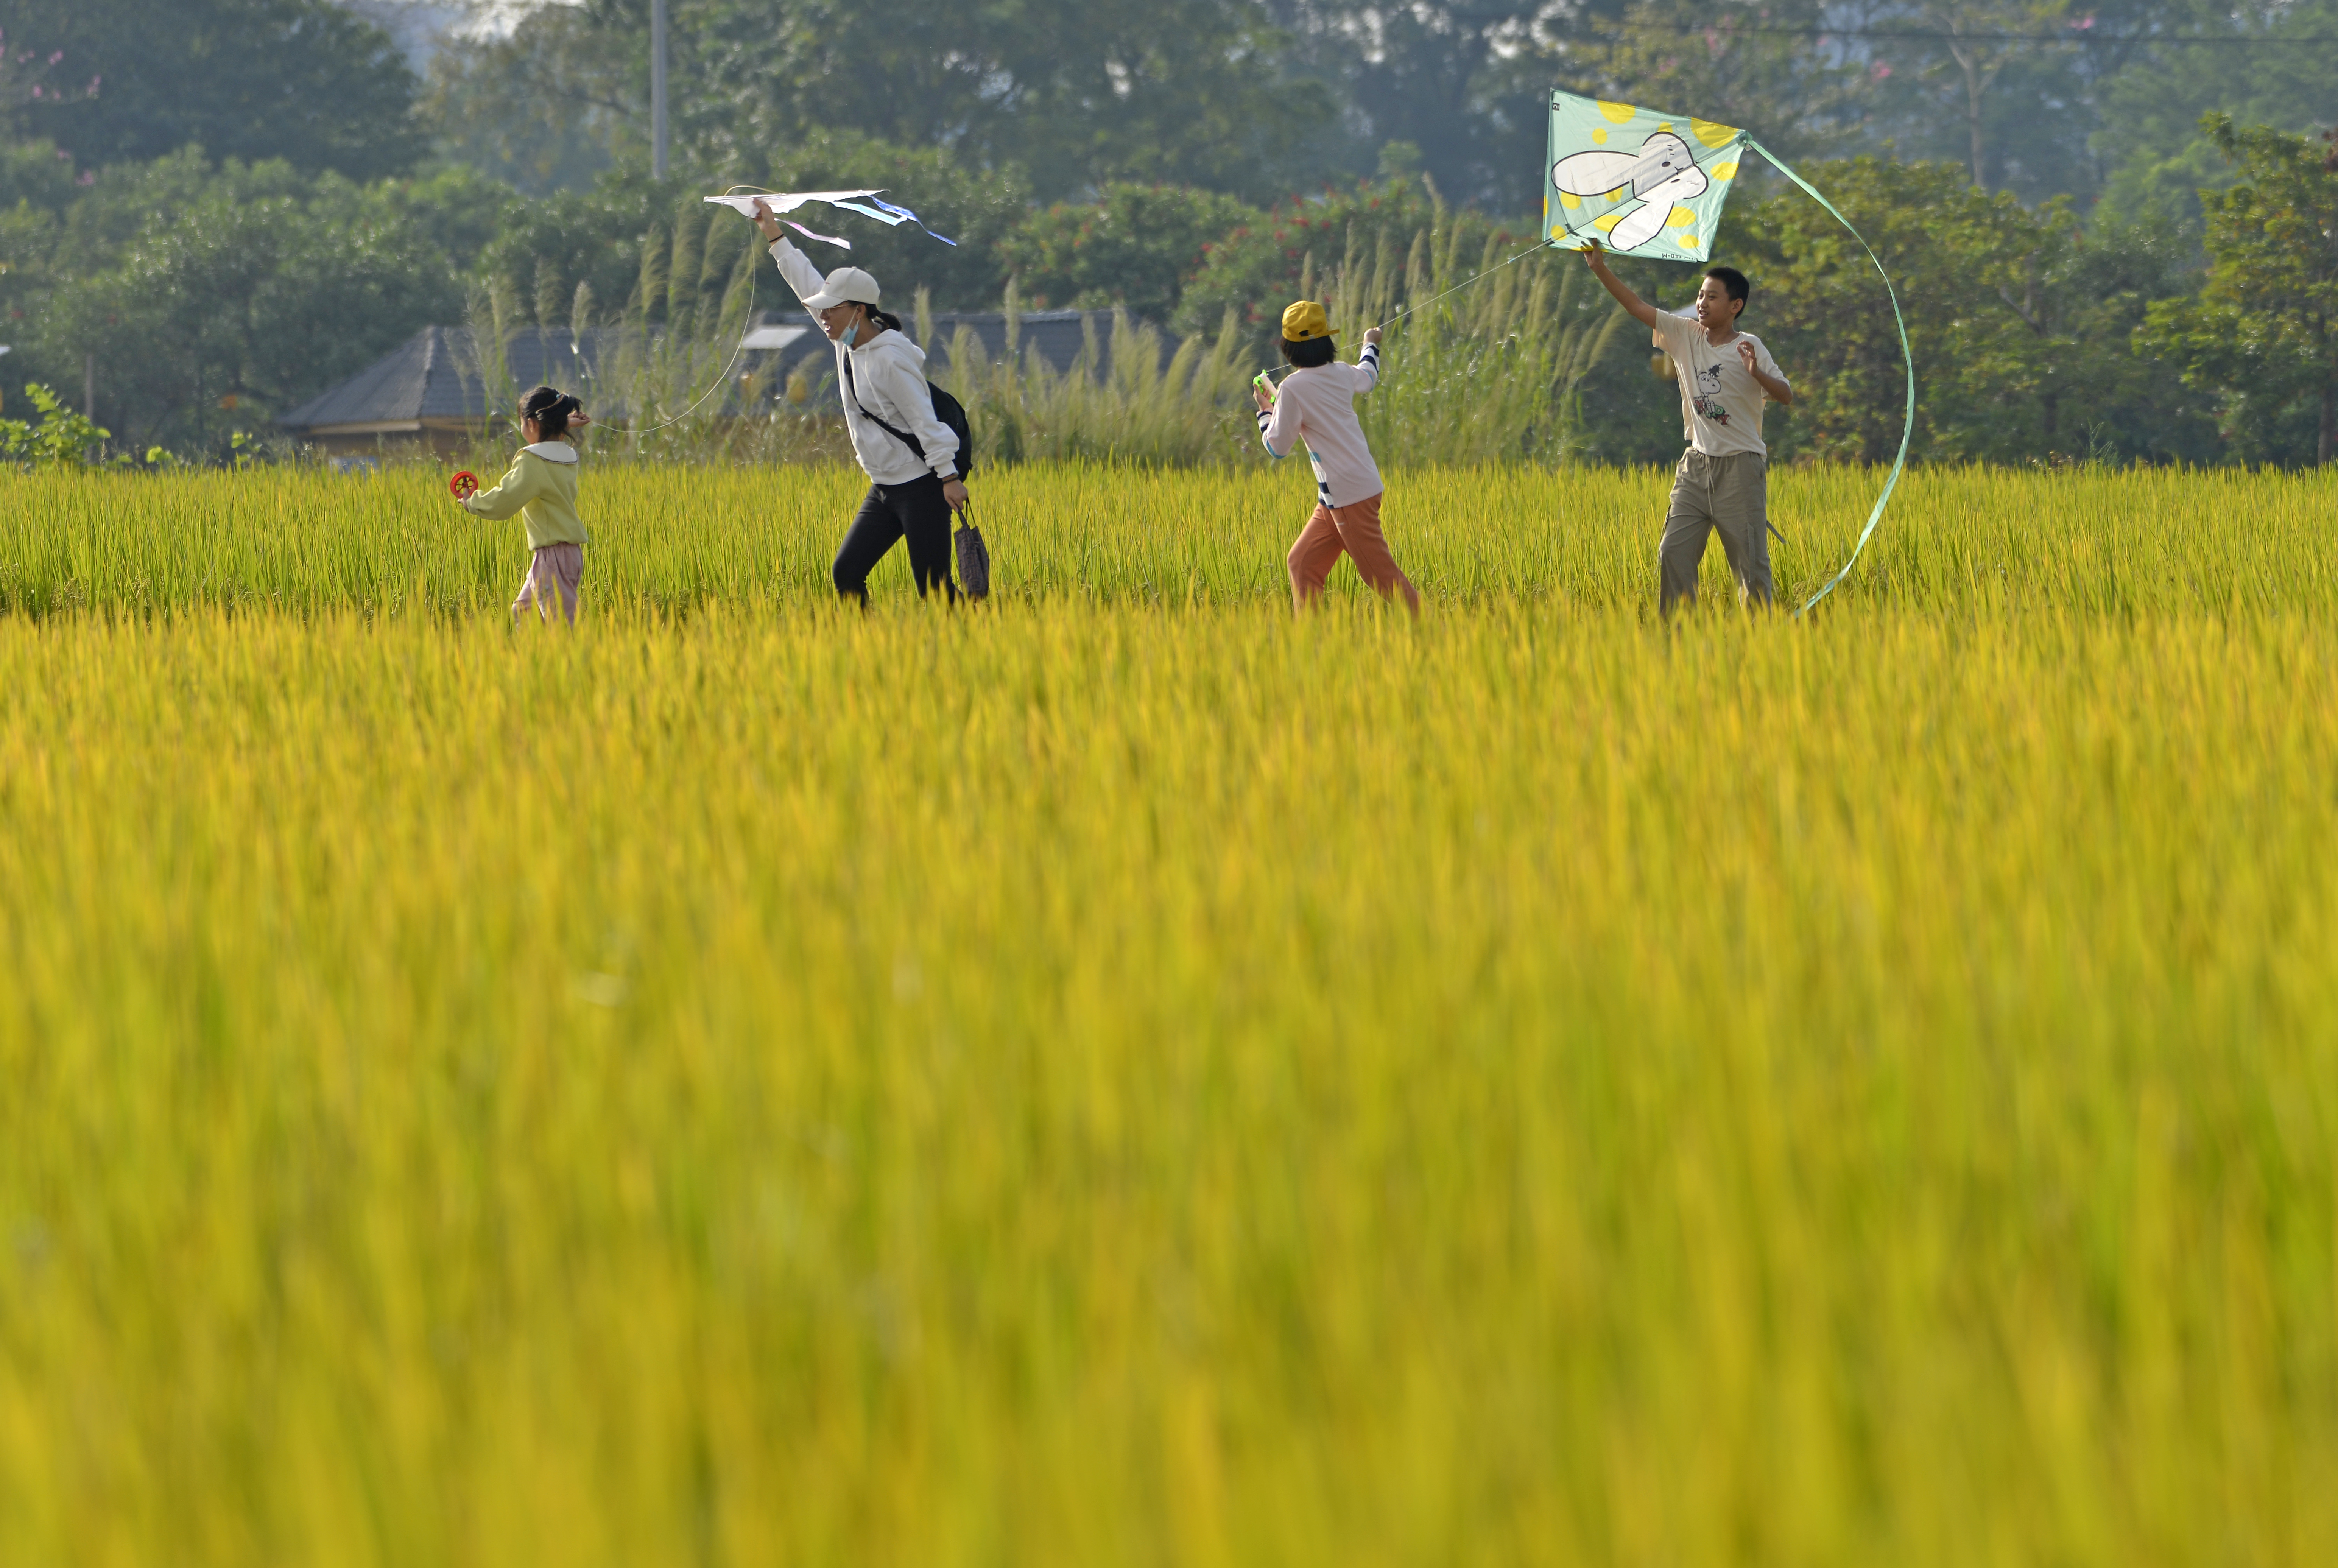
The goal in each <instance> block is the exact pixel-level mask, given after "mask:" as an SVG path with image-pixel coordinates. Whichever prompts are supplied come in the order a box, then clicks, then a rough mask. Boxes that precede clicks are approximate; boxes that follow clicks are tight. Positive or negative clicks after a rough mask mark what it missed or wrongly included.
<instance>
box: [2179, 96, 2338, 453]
mask: <svg viewBox="0 0 2338 1568" xmlns="http://www.w3.org/2000/svg"><path fill="white" fill-rule="evenodd" d="M2202 127H2203V129H2204V130H2205V132H2206V133H2207V135H2208V137H2209V138H2210V140H2212V141H2213V142H2215V144H2216V146H2217V147H2218V148H2219V149H2220V150H2221V151H2222V152H2224V154H2225V157H2226V158H2227V159H2228V160H2230V161H2231V162H2232V163H2233V164H2234V165H2235V167H2236V168H2237V169H2238V171H2240V174H2241V180H2240V182H2239V183H2237V184H2235V185H2233V186H2230V187H2228V188H2227V189H2225V190H2223V191H2202V192H2201V193H2200V201H2201V203H2202V206H2203V208H2204V209H2205V213H2206V219H2207V234H2206V240H2205V244H2206V247H2207V251H2208V261H2209V266H2208V278H2207V282H2206V285H2205V288H2204V289H2202V291H2201V293H2200V294H2199V296H2198V297H2197V298H2196V299H2170V300H2166V301H2164V302H2163V303H2161V304H2159V305H2157V306H2155V307H2154V308H2153V309H2152V312H2151V316H2150V319H2149V322H2148V324H2147V326H2146V328H2144V330H2143V332H2142V333H2141V335H2140V337H2139V339H2138V340H2139V341H2140V342H2141V343H2142V344H2143V345H2144V346H2145V347H2146V348H2147V349H2149V350H2150V351H2152V352H2155V353H2156V354H2158V355H2159V356H2161V357H2162V358H2165V359H2166V360H2167V361H2168V362H2170V363H2171V364H2173V365H2175V366H2176V367H2178V368H2180V371H2181V374H2182V376H2183V377H2184V380H2185V382H2186V385H2187V386H2191V387H2198V388H2201V389H2202V390H2205V391H2208V392H2211V393H2213V394H2214V395H2215V397H2216V398H2217V400H2218V402H2219V404H2220V405H2221V407H2222V409H2223V412H2224V419H2225V435H2226V436H2227V438H2228V439H2230V440H2231V441H2232V442H2233V443H2234V445H2235V448H2236V449H2237V450H2238V451H2239V452H2240V453H2241V454H2242V455H2243V456H2245V457H2248V458H2250V459H2253V460H2257V461H2268V462H2292V463H2294V462H2303V461H2306V460H2308V456H2309V454H2310V455H2311V461H2313V462H2315V463H2327V462H2329V461H2330V460H2331V458H2332V456H2333V448H2338V243H2333V235H2338V132H2330V133H2325V134H2323V136H2320V137H2309V136H2292V135H2287V134H2284V132H2278V131H2274V130H2269V129H2266V128H2264V127H2262V126H2260V127H2258V128H2256V129H2254V130H2243V129H2240V128H2238V127H2236V126H2235V125H2234V123H2233V122H2232V121H2231V120H2230V119H2229V118H2228V117H2226V116H2224V115H2220V114H2212V115H2209V116H2208V117H2207V118H2206V119H2205V121H2203V122H2202Z"/></svg>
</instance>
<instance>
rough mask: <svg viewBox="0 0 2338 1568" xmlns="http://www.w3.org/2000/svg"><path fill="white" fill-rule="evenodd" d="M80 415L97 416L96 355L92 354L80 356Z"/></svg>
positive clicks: (91, 417) (92, 418)
mask: <svg viewBox="0 0 2338 1568" xmlns="http://www.w3.org/2000/svg"><path fill="white" fill-rule="evenodd" d="M81 417H83V418H84V419H89V420H95V419H96V417H97V356H96V355H94V354H84V355H83V356H82V357H81Z"/></svg>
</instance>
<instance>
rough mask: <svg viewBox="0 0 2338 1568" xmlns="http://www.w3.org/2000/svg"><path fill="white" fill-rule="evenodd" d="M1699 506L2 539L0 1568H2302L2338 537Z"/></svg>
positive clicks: (264, 512)
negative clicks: (1759, 597)
mask: <svg viewBox="0 0 2338 1568" xmlns="http://www.w3.org/2000/svg"><path fill="white" fill-rule="evenodd" d="M1664 477H1665V476H1664V475H1661V474H1656V473H1651V472H1645V471H1642V472H1624V473H1573V472H1564V471H1562V472H1557V473H1554V472H1550V471H1544V470H1533V469H1526V468H1518V467H1482V468H1449V469H1397V470H1394V471H1392V474H1391V484H1390V502H1389V510H1388V514H1387V519H1388V524H1389V532H1390V538H1391V541H1392V543H1393V544H1394V546H1395V548H1396V550H1397V552H1398V554H1399V557H1400V560H1402V561H1403V562H1404V563H1405V564H1406V565H1407V567H1408V569H1409V570H1411V571H1412V572H1413V573H1414V575H1415V576H1416V577H1417V578H1418V579H1419V582H1420V583H1421V585H1422V587H1423V589H1424V592H1425V594H1426V596H1427V599H1428V605H1427V610H1426V613H1425V615H1424V618H1423V621H1422V622H1421V624H1420V625H1419V627H1418V628H1414V627H1412V626H1410V625H1409V624H1408V623H1406V622H1405V621H1404V620H1403V619H1402V618H1401V617H1400V616H1396V615H1391V614H1390V613H1387V612H1386V611H1384V610H1383V609H1381V608H1380V606H1379V605H1378V604H1377V603H1375V602H1373V601H1371V600H1370V598H1369V597H1368V596H1367V595H1365V594H1363V593H1361V590H1360V589H1359V588H1358V587H1357V586H1356V584H1355V583H1354V580H1353V578H1352V576H1351V575H1349V574H1348V573H1346V572H1345V571H1344V569H1343V571H1342V573H1341V579H1340V583H1341V587H1340V591H1339V592H1338V593H1336V594H1335V596H1334V600H1333V603H1331V606H1330V608H1329V611H1328V613H1325V614H1324V615H1321V616H1320V617H1316V618H1314V619H1311V620H1310V621H1307V622H1294V621H1293V619H1292V617H1291V615H1290V613H1289V611H1288V608H1287V605H1286V604H1285V603H1284V592H1285V591H1284V589H1283V587H1282V581H1281V556H1282V550H1283V548H1284V547H1285V546H1286V545H1287V544H1288V542H1289V539H1290V536H1291V534H1292V533H1293V532H1294V531H1295V529H1296V527H1297V525H1298V523H1299V522H1300V520H1301V517H1302V515H1303V512H1304V509H1305V506H1306V505H1307V492H1308V485H1307V484H1306V481H1305V478H1304V475H1303V474H1302V473H1300V472H1297V471H1294V470H1292V469H1291V468H1290V467H1288V466H1285V467H1283V468H1282V469H1270V470H1261V471H1242V470H1223V471H1184V472H1176V473H1165V474H1164V473H1160V472H1155V471H1149V470H1144V469H1137V468H1130V467H1125V466H1124V467H1113V466H1102V465H1089V466H1077V465H1074V466H1040V465H1026V466H1018V467H1015V468H1012V469H1007V470H1002V471H1000V472H997V473H996V474H994V475H987V476H986V477H985V478H984V480H983V482H982V483H980V484H978V485H977V487H976V493H977V497H978V502H977V504H978V505H979V507H980V508H981V513H980V515H981V520H982V521H983V522H984V524H985V526H986V529H987V531H988V532H989V534H990V536H991V539H992V543H993V545H994V548H995V549H996V550H997V556H998V562H999V581H1000V589H999V593H998V600H997V603H996V604H995V605H994V606H992V607H990V608H988V609H986V610H984V611H981V612H977V613H968V612H961V613H955V614H952V613H945V612H943V611H941V610H939V609H938V607H932V606H920V605H919V604H918V603H916V602H915V600H914V598H913V597H912V596H911V595H910V593H909V587H908V584H907V583H906V581H905V574H904V573H902V572H901V569H900V567H899V563H898V562H893V563H889V564H888V566H887V568H886V571H885V572H884V573H882V574H880V576H879V580H878V581H877V583H875V584H874V588H875V592H876V595H877V599H878V604H877V608H876V610H875V612H874V613H871V614H869V615H868V616H866V617H863V616H860V615H857V614H846V613H840V612H839V611H838V610H837V609H836V607H835V606H834V605H833V603H830V594H829V593H828V590H827V588H826V586H825V582H824V571H825V564H826V559H827V554H828V553H829V551H830V549H831V548H832V547H833V544H834V541H835V538H836V536H837V534H838V533H839V532H840V526H841V520H842V518H843V516H844V515H845V512H846V509H847V508H848V507H849V505H850V503H851V500H852V498H853V490H854V486H853V485H851V484H850V482H849V479H848V478H847V476H846V475H842V474H840V473H836V472H832V471H812V472H776V473H774V472H753V471H736V472H717V471H710V470H682V471H678V472H675V473H673V474H670V475H660V474H658V473H656V472H654V471H653V470H651V469H648V468H646V467H633V466H614V465H612V466H603V467H601V468H600V469H598V470H597V471H595V472H594V473H592V474H590V475H588V486H589V487H588V490H587V497H588V505H589V509H590V512H591V520H592V522H593V524H594V529H595V540H594V545H593V546H592V548H591V549H590V551H588V554H587V581H588V586H589V603H588V613H587V615H586V617H585V624H584V625H583V626H582V627H581V628H580V629H579V630H578V632H576V633H575V635H573V636H570V635H561V634H555V633H553V632H547V631H546V630H545V629H542V628H537V627H534V626H528V627H523V628H521V629H520V630H518V631H517V632H514V631H513V630H511V629H509V628H508V627H507V626H506V623H505V619H504V616H503V612H502V608H501V605H502V602H503V601H504V600H505V599H506V598H507V597H508V595H509V593H510V592H511V589H512V588H513V587H514V586H515V585H516V580H517V577H518V573H519V570H520V563H521V560H522V550H521V545H520V542H519V539H518V532H517V527H516V524H506V525H502V526H500V527H495V526H489V525H485V524H477V523H476V522H473V521H470V520H467V519H466V518H464V517H461V516H459V515H457V514H456V513H455V512H454V511H453V509H452V508H451V507H449V506H448V505H447V504H446V502H445V501H444V500H443V499H441V498H440V496H441V494H442V492H441V490H440V488H439V484H440V478H439V475H436V474H432V473H427V472H426V473H412V472H391V473H386V474H382V475H375V476H372V477H350V478H341V477H335V476H332V475H322V474H316V473H304V472H298V471H286V470H266V471H256V472H253V473H251V474H247V475H241V476H230V475H186V476H175V477H167V478H141V477H121V476H117V477H87V476H85V477H80V478H72V477H34V478H24V479H11V480H8V481H7V482H6V483H7V484H8V485H9V486H10V490H9V500H10V505H8V506H7V507H6V508H5V509H0V952H5V976H6V984H5V985H0V1562H5V1563H12V1564H14V1563H28V1564H33V1563H41V1564H45V1563H117V1562H119V1563H136V1562H163V1561H167V1562H171V1563H222V1564H226V1563H255V1562H286V1563H293V1562H299V1563H326V1562H331V1563H480V1564H489V1563H514V1562H524V1561H543V1562H559V1563H625V1564H640V1563H839V1564H846V1563H850V1564H862V1563H904V1564H908V1563H917V1564H937V1563H944V1564H947V1563H968V1564H971V1563H1034V1562H1046V1563H1121V1562H1179V1563H1185V1562H1192V1563H1207V1562H1221V1563H1258V1564H1286V1563H1342V1564H1345V1563H1419V1564H1446V1563H1518V1562H1534V1563H1630V1564H1641V1563H1646V1564H1660V1563H1665V1564H1669V1563H1724V1562H1726V1563H1778V1564H1811V1563H1840V1564H1845V1565H1852V1564H1870V1563H1908V1564H1925V1563H1938V1564H1942V1565H1949V1564H1955V1565H1958V1568H1964V1565H1968V1564H1971V1563H2297V1564H2304V1563H2319V1562H2324V1561H2328V1560H2329V1559H2330V1557H2331V1555H2332V1548H2333V1544H2338V1287H2334V1286H2333V1239H2338V1165H2333V1158H2332V1139H2333V1118H2338V1026H2333V1018H2338V882H2333V878H2332V877H2331V876H2330V875H2329V874H2328V867H2329V866H2330V864H2331V846H2332V845H2333V842H2338V788H2333V779H2338V619H2333V613H2332V612H2333V607H2334V606H2333V592H2338V590H2333V583H2338V574H2334V573H2333V566H2338V537H2333V534H2332V532H2331V530H2330V529H2329V527H2328V524H2327V519H2328V517H2329V515H2330V513H2331V509H2332V502H2333V500H2338V487H2333V484H2332V483H2331V481H2330V480H2328V479H2327V478H2315V477H2310V476H2308V477H2299V476H2281V475H2253V476H2252V475H2237V474H2216V475H2197V474H2189V475H2187V474H2176V473H2169V472H2156V473H2151V472H2129V473H2121V474H2116V475H2106V474H2098V473H2093V472H2087V471H2079V472H2075V473H2070V474H2065V475H2020V474H2009V473H2005V472H2001V471H1996V472H1983V471H1978V470H1975V471H1942V472H1927V473H1922V474H1919V475H1915V476H1914V477H1913V478H1912V479H1911V480H1910V482H1909V483H1908V485H1907V486H1906V487H1905V488H1904V490H1903V493H1902V498H1901V501H1900V502H1899V503H1898V504H1897V505H1896V507H1895V510H1894V512H1893V514H1892V516H1891V519H1890V520H1889V521H1888V522H1887V523H1886V524H1885V527H1884V529H1883V531H1882V533H1881V535H1880V537H1879V539H1878V543H1877V544H1876V546H1875V548H1874V550H1873V553H1872V554H1871V557H1870V558H1869V560H1868V561H1867V562H1865V563H1864V564H1862V566H1861V568H1860V570H1859V572H1858V573H1855V574H1854V575H1853V577H1852V581H1851V583H1849V584H1848V585H1847V586H1846V587H1845V588H1844V589H1843V590H1842V592H1841V593H1839V594H1838V595H1837V597H1836V598H1835V599H1834V600H1833V601H1831V602H1830V603H1829V604H1828V605H1827V606H1826V607H1825V608H1824V609H1823V610H1822V612H1820V613H1816V614H1814V615H1812V616H1811V617H1809V618H1807V619H1805V620H1803V621H1800V622H1797V621H1794V620H1792V619H1790V618H1789V617H1787V616H1784V615H1774V616H1768V617H1745V616H1742V615H1740V614H1738V613H1736V612H1735V611H1734V608H1732V607H1730V605H1729V603H1728V600H1729V595H1728V593H1726V592H1725V583H1724V580H1723V578H1722V576H1721V573H1720V568H1719V562H1718V552H1717V551H1716V552H1715V553H1714V559H1713V560H1711V561H1709V562H1708V563H1707V565H1708V575H1707V579H1706V583H1707V589H1708V594H1707V598H1708V603H1707V605H1706V606H1705V608H1704V610H1703V611H1702V612H1701V613H1697V614H1695V615H1694V616H1692V617H1691V618H1690V619H1689V620H1688V621H1687V622H1685V624H1683V625H1681V626H1679V627H1676V628H1674V629H1672V630H1669V631H1668V630H1666V629H1664V628H1661V627H1659V626H1658V625H1656V624H1655V619H1654V613H1653V609H1652V605H1651V601H1652V599H1653V574H1654V562H1653V554H1654V546H1655V532H1656V527H1657V521H1658V518H1659V515H1660V513H1661V505H1662V497H1663V494H1664ZM1877 478H1878V476H1877V475H1871V474H1863V473H1861V472H1858V471H1847V470H1816V471H1808V472H1805V471H1799V470H1797V471H1793V472H1788V473H1783V474H1781V475H1778V477H1777V483H1776V492H1775V494H1776V511H1777V517H1778V521H1779V524H1780V525H1781V527H1782V528H1783V531H1784V532H1785V534H1787V536H1788V543H1787V544H1784V545H1782V546H1781V547H1780V550H1779V561H1780V567H1781V575H1782V577H1783V578H1786V579H1789V580H1792V581H1794V582H1796V583H1800V584H1802V585H1803V587H1805V588H1807V587H1809V586H1811V585H1812V584H1814V583H1817V582H1819V581H1822V579H1823V577H1824V576H1825V575H1826V574H1827V573H1831V572H1832V570H1833V568H1834V567H1835V566H1836V565H1837V564H1840V561H1841V559H1842V554H1843V553H1844V552H1845V551H1846V550H1847V548H1848V545H1849V543H1850V540H1851V538H1852V536H1853V535H1854V534H1855V533H1856V530H1857V528H1858V525H1859V524H1860V522H1861V521H1862V519H1863V517H1864V515H1865V512H1866V507H1867V505H1868V504H1869V501H1870V499H1871V496H1872V494H1873V490H1874V486H1875V484H1876V482H1877Z"/></svg>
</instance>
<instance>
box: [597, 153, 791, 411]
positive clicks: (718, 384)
mask: <svg viewBox="0 0 2338 1568" xmlns="http://www.w3.org/2000/svg"><path fill="white" fill-rule="evenodd" d="M722 194H724V195H725V196H733V195H754V196H773V195H777V194H778V192H777V191H765V190H761V189H760V188H754V189H751V188H750V187H747V186H744V185H733V186H732V187H731V189H730V190H728V191H724V192H722ZM762 270H763V264H762V262H761V261H760V260H758V261H757V262H756V263H755V264H754V265H753V266H752V267H751V268H749V269H748V270H747V319H748V321H749V323H750V324H752V322H753V321H754V319H755V285H756V283H757V282H758V281H759V280H760V279H759V277H758V274H760V273H761V271H762ZM746 351H747V334H746V333H745V332H743V331H742V332H741V333H740V334H739V345H738V347H737V348H733V349H732V350H731V360H730V363H729V364H726V365H724V366H723V367H722V374H721V375H719V376H717V377H715V378H714V382H713V384H712V386H710V387H707V388H706V390H705V391H704V392H702V393H701V394H700V395H699V397H698V401H697V402H695V403H693V404H692V405H691V406H690V407H687V408H685V409H683V411H682V412H681V413H679V414H677V415H675V416H674V417H673V418H671V419H668V420H666V421H664V422H663V424H658V425H604V426H601V428H603V429H604V430H606V431H608V432H609V433H610V434H611V435H613V436H653V435H655V434H657V432H659V431H661V430H664V429H668V428H671V427H672V426H676V425H679V424H681V423H682V422H683V420H685V419H687V418H689V417H691V416H692V415H693V414H695V413H697V412H698V410H699V409H700V408H701V407H703V406H704V405H705V403H706V400H707V399H708V398H709V397H713V396H714V395H715V394H716V393H717V392H720V391H721V390H722V388H723V387H727V386H729V385H730V384H731V372H732V369H734V368H736V367H737V366H738V363H739V357H740V356H741V355H742V354H744V353H745V352H746Z"/></svg>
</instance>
